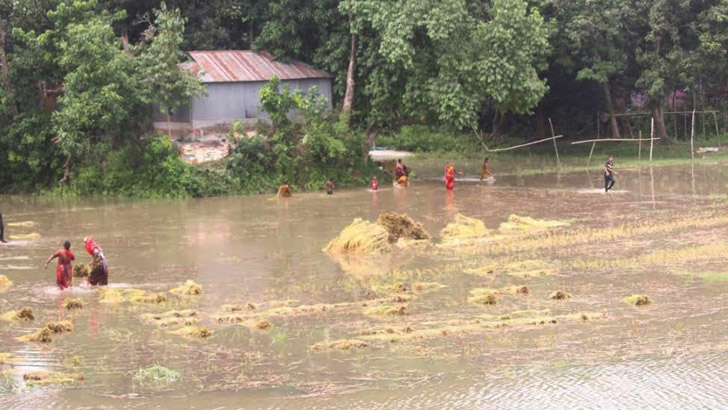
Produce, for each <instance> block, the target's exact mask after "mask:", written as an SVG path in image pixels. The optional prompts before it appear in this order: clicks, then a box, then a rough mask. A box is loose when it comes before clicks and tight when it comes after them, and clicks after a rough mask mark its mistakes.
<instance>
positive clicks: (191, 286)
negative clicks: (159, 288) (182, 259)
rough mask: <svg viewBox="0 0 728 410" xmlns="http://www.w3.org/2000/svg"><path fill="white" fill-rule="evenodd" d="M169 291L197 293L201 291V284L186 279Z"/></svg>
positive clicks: (183, 293) (184, 293) (178, 293)
mask: <svg viewBox="0 0 728 410" xmlns="http://www.w3.org/2000/svg"><path fill="white" fill-rule="evenodd" d="M169 291H170V292H171V293H174V294H176V295H199V294H201V293H202V286H201V285H199V284H197V283H195V281H193V280H191V279H187V281H185V283H183V284H181V285H179V286H178V287H176V288H173V289H170V290H169Z"/></svg>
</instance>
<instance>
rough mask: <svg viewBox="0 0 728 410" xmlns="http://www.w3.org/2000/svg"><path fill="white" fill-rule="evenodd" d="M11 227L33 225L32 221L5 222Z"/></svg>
mask: <svg viewBox="0 0 728 410" xmlns="http://www.w3.org/2000/svg"><path fill="white" fill-rule="evenodd" d="M7 225H8V226H11V227H13V228H32V227H34V226H35V222H34V221H23V222H10V223H8V224H7Z"/></svg>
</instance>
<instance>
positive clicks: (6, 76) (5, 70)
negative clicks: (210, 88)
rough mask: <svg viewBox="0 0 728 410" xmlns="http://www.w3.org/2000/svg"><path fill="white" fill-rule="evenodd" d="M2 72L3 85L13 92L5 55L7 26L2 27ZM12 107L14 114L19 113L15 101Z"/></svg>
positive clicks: (9, 91) (0, 43)
mask: <svg viewBox="0 0 728 410" xmlns="http://www.w3.org/2000/svg"><path fill="white" fill-rule="evenodd" d="M0 66H2V67H0V70H2V71H0V73H2V77H3V85H4V86H5V89H6V90H7V91H8V93H10V94H13V83H12V82H10V66H8V58H7V56H6V55H5V28H3V27H0ZM10 109H11V110H12V113H13V114H14V115H17V114H18V107H17V106H16V105H15V102H12V103H11V104H10Z"/></svg>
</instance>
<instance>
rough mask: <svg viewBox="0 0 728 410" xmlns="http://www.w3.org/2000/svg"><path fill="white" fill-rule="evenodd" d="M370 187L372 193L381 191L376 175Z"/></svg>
mask: <svg viewBox="0 0 728 410" xmlns="http://www.w3.org/2000/svg"><path fill="white" fill-rule="evenodd" d="M369 186H370V187H371V189H372V191H374V192H377V191H379V180H377V176H376V175H374V177H373V178H372V182H370V183H369Z"/></svg>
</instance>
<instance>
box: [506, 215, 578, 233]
mask: <svg viewBox="0 0 728 410" xmlns="http://www.w3.org/2000/svg"><path fill="white" fill-rule="evenodd" d="M569 225H570V223H569V222H566V221H550V220H546V219H535V218H531V217H529V216H518V215H516V214H511V215H510V216H509V217H508V221H507V222H503V223H502V224H501V225H500V228H499V229H500V231H501V232H509V231H533V230H539V229H549V228H558V227H563V226H569Z"/></svg>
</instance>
